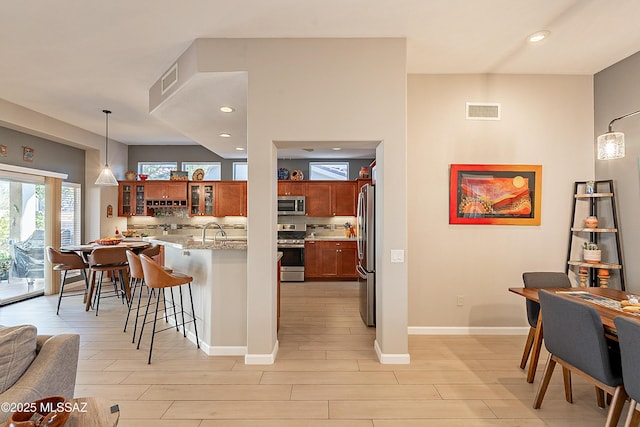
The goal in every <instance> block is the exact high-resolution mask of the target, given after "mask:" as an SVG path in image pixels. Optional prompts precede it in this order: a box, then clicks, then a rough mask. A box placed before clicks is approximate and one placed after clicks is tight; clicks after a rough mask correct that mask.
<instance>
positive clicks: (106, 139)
mask: <svg viewBox="0 0 640 427" xmlns="http://www.w3.org/2000/svg"><path fill="white" fill-rule="evenodd" d="M102 112H103V113H104V114H105V132H104V135H105V136H104V164H105V165H107V166H109V114H111V111H109V110H102Z"/></svg>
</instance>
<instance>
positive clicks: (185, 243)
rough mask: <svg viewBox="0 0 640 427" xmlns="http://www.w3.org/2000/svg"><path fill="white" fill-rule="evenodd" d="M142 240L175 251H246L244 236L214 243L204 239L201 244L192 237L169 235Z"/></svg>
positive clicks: (200, 241)
mask: <svg viewBox="0 0 640 427" xmlns="http://www.w3.org/2000/svg"><path fill="white" fill-rule="evenodd" d="M143 240H145V241H148V242H156V243H159V244H161V245H165V246H171V247H173V248H177V249H209V250H241V251H242V250H244V251H246V250H247V238H246V236H232V237H229V238H227V239H226V240H225V239H217V240H216V242H215V243H214V241H213V239H206V240H205V243H204V244H203V243H202V239H200V238H194V236H188V235H179V234H169V235H166V236H150V237H145V238H144V239H143Z"/></svg>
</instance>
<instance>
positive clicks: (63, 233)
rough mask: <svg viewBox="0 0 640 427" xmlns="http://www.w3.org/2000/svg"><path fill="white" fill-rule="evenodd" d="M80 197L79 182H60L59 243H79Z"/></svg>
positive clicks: (63, 244)
mask: <svg viewBox="0 0 640 427" xmlns="http://www.w3.org/2000/svg"><path fill="white" fill-rule="evenodd" d="M81 205H82V198H81V194H80V184H72V183H69V182H63V183H62V199H61V206H60V245H61V246H66V245H79V244H80V243H81V241H80V234H81V232H82V230H81V227H80V222H81V219H82V217H81V211H80V206H81Z"/></svg>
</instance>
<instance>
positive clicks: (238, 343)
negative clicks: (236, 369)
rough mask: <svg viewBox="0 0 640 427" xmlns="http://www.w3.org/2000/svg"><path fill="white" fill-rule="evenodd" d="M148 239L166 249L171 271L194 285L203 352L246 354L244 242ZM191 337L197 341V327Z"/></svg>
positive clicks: (194, 302) (191, 331)
mask: <svg viewBox="0 0 640 427" xmlns="http://www.w3.org/2000/svg"><path fill="white" fill-rule="evenodd" d="M145 240H148V241H150V242H153V243H158V244H160V245H163V246H164V259H165V265H166V266H167V267H170V268H172V269H173V270H174V271H175V272H180V273H184V274H188V275H189V276H192V277H193V282H192V283H191V287H192V291H193V304H194V309H195V313H196V319H197V325H198V336H199V338H200V347H201V349H202V350H203V351H204V352H205V353H206V354H208V355H245V354H246V352H247V241H246V238H245V239H242V238H233V239H230V240H227V241H224V240H218V241H215V242H214V241H213V240H206V241H205V242H204V243H203V242H202V241H201V240H200V239H193V237H192V236H179V235H168V236H157V237H151V238H145ZM167 298H170V296H169V295H168V294H167ZM178 304H179V302H178ZM187 311H190V310H187ZM187 333H188V335H187V336H188V338H189V339H190V340H191V341H194V342H195V334H194V333H193V325H190V328H189V330H188V332H187Z"/></svg>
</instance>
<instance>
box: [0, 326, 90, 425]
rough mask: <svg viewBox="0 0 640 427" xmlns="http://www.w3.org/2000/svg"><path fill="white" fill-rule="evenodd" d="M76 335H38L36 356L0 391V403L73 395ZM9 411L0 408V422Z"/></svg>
mask: <svg viewBox="0 0 640 427" xmlns="http://www.w3.org/2000/svg"><path fill="white" fill-rule="evenodd" d="M79 349H80V335H77V334H60V335H54V336H49V335H38V336H37V342H36V357H35V359H34V360H33V362H31V364H30V365H29V367H28V368H27V370H26V371H25V372H24V373H23V374H22V376H21V377H20V378H19V379H18V380H17V381H16V382H15V383H14V384H13V385H12V386H11V387H9V388H8V389H7V390H5V391H4V392H2V393H0V402H33V401H35V400H38V399H42V398H44V397H48V396H64V397H65V398H67V399H72V398H73V393H74V389H75V386H76V372H77V370H78V351H79ZM9 415H10V413H8V412H3V411H2V410H0V425H3V423H4V422H5V421H6V420H7V418H9Z"/></svg>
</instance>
